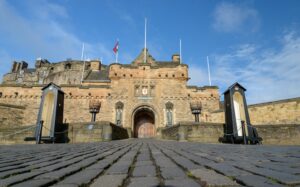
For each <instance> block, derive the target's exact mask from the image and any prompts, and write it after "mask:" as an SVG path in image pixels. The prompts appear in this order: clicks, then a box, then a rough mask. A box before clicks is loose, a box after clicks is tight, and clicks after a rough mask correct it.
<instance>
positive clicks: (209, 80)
mask: <svg viewBox="0 0 300 187" xmlns="http://www.w3.org/2000/svg"><path fill="white" fill-rule="evenodd" d="M206 61H207V70H208V81H209V86H211V80H210V68H209V59H208V56H207V57H206Z"/></svg>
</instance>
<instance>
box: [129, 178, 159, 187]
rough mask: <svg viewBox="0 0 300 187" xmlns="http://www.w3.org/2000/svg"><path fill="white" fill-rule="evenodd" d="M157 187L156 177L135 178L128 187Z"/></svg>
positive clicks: (157, 180)
mask: <svg viewBox="0 0 300 187" xmlns="http://www.w3.org/2000/svg"><path fill="white" fill-rule="evenodd" d="M141 186H148V187H154V186H159V179H158V178H156V177H137V178H131V179H130V183H129V185H128V187H141Z"/></svg>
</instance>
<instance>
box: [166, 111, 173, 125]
mask: <svg viewBox="0 0 300 187" xmlns="http://www.w3.org/2000/svg"><path fill="white" fill-rule="evenodd" d="M172 116H173V114H172V110H171V109H167V125H168V126H171V125H172V121H173V119H172V118H173V117H172Z"/></svg>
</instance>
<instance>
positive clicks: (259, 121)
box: [211, 98, 300, 125]
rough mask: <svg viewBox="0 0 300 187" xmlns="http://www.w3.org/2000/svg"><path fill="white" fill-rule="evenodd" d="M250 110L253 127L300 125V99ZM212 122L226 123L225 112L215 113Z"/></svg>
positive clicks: (272, 103)
mask: <svg viewBox="0 0 300 187" xmlns="http://www.w3.org/2000/svg"><path fill="white" fill-rule="evenodd" d="M248 110H249V115H250V121H251V123H252V124H253V125H268V124H270V125H281V124H300V98H293V99H285V100H280V101H274V102H267V103H260V104H254V105H249V106H248ZM211 122H216V123H225V116H224V111H223V110H219V111H216V112H213V113H212V114H211Z"/></svg>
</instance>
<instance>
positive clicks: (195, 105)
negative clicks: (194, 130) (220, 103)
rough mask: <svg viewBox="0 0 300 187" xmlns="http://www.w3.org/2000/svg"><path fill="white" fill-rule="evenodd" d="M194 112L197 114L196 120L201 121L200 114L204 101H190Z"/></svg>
mask: <svg viewBox="0 0 300 187" xmlns="http://www.w3.org/2000/svg"><path fill="white" fill-rule="evenodd" d="M190 106H191V111H192V114H194V115H195V122H197V123H198V122H199V121H200V118H199V114H201V109H202V103H201V102H200V101H192V102H191V103H190Z"/></svg>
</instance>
